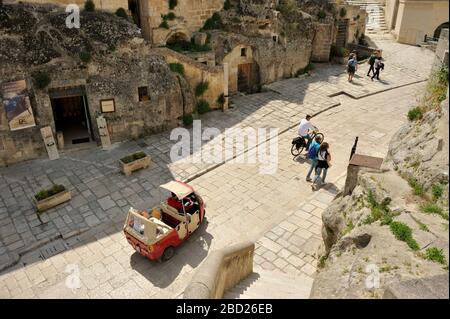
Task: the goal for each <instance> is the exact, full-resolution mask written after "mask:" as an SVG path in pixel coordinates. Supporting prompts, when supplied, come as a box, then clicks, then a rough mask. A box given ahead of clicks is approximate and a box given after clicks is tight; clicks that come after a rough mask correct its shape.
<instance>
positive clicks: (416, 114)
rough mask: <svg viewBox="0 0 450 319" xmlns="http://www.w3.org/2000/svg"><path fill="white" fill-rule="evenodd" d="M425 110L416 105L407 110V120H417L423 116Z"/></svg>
mask: <svg viewBox="0 0 450 319" xmlns="http://www.w3.org/2000/svg"><path fill="white" fill-rule="evenodd" d="M424 113H425V110H424V109H423V108H421V107H420V106H416V107H414V108H412V109H410V110H409V111H408V120H409V121H410V122H414V121H418V120H421V119H422V118H423V114H424Z"/></svg>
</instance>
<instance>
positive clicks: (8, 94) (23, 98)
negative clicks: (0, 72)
mask: <svg viewBox="0 0 450 319" xmlns="http://www.w3.org/2000/svg"><path fill="white" fill-rule="evenodd" d="M0 94H1V95H2V99H3V106H4V108H5V112H6V118H7V119H8V123H9V128H10V130H11V131H16V130H22V129H24V128H28V127H33V126H36V122H35V121H34V115H33V110H32V109H31V103H30V98H29V97H28V90H27V83H26V82H25V80H21V81H15V82H7V83H2V85H1V86H0Z"/></svg>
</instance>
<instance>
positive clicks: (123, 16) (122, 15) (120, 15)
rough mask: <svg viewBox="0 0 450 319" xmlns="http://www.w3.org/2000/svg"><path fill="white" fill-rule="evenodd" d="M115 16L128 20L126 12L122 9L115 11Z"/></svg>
mask: <svg viewBox="0 0 450 319" xmlns="http://www.w3.org/2000/svg"><path fill="white" fill-rule="evenodd" d="M116 16H118V17H120V18H124V19H126V20H128V14H127V11H126V10H125V9H124V8H119V9H117V10H116Z"/></svg>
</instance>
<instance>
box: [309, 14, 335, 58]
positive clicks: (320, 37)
mask: <svg viewBox="0 0 450 319" xmlns="http://www.w3.org/2000/svg"><path fill="white" fill-rule="evenodd" d="M333 29H334V27H333V25H332V24H324V23H320V24H316V33H315V36H314V40H313V44H312V46H313V47H312V55H311V61H312V62H328V61H329V60H330V51H331V43H333V37H334V36H335V35H334V30H333Z"/></svg>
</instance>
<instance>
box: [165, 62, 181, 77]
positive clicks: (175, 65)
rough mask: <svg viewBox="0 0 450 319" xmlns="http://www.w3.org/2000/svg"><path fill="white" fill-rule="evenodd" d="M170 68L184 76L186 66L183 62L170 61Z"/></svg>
mask: <svg viewBox="0 0 450 319" xmlns="http://www.w3.org/2000/svg"><path fill="white" fill-rule="evenodd" d="M169 68H170V70H171V71H172V72H175V73H179V74H180V75H183V76H184V66H183V64H181V63H169Z"/></svg>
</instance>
